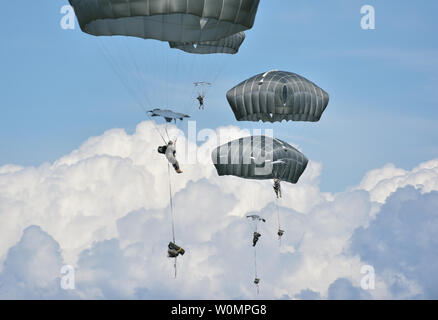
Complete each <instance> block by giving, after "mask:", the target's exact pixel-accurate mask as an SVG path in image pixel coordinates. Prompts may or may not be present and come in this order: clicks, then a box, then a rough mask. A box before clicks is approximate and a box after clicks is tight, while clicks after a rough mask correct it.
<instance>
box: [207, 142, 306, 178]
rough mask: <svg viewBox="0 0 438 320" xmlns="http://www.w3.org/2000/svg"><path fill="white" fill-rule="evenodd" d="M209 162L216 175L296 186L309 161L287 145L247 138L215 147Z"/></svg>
mask: <svg viewBox="0 0 438 320" xmlns="http://www.w3.org/2000/svg"><path fill="white" fill-rule="evenodd" d="M211 157H212V160H213V163H214V166H215V167H216V171H217V173H218V174H219V176H225V175H233V176H237V177H241V178H245V179H257V180H266V179H280V180H282V181H287V182H290V183H297V182H298V180H299V178H300V177H301V175H302V174H303V172H304V170H305V169H306V167H307V163H308V159H307V158H306V157H305V156H304V155H303V154H302V153H301V152H300V151H298V150H297V149H295V148H294V147H292V146H291V145H290V144H288V143H286V142H284V141H281V140H279V139H275V138H271V137H267V136H250V137H245V138H240V139H237V140H233V141H231V142H228V143H226V144H224V145H221V146H219V147H217V148H216V149H215V150H213V152H212V155H211Z"/></svg>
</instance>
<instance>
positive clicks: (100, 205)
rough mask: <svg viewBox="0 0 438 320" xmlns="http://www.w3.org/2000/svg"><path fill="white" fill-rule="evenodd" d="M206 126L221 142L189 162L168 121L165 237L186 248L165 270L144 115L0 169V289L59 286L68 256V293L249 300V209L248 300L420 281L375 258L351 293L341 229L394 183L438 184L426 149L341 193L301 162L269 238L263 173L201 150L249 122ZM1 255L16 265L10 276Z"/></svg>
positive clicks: (355, 255)
mask: <svg viewBox="0 0 438 320" xmlns="http://www.w3.org/2000/svg"><path fill="white" fill-rule="evenodd" d="M216 132H220V138H221V139H220V141H216V140H215V139H207V140H206V141H205V142H203V143H202V144H201V145H200V146H199V148H198V149H197V153H196V155H197V157H198V160H199V163H198V164H191V163H188V162H187V161H184V158H185V155H186V154H187V151H186V150H185V148H184V146H186V138H185V137H184V136H183V134H182V132H180V131H178V130H177V129H176V128H175V127H173V126H171V127H170V131H169V133H170V135H171V136H172V137H175V136H178V143H177V151H178V155H179V157H180V159H181V160H183V161H181V162H182V167H183V170H184V174H182V175H178V176H176V175H174V174H172V187H173V191H174V203H175V215H176V236H177V242H179V243H181V245H183V246H184V247H185V249H186V250H187V254H186V255H185V256H184V257H182V258H181V259H179V260H178V271H179V274H178V278H177V279H176V280H174V279H173V276H172V275H173V266H172V261H171V260H169V259H168V258H167V257H166V246H167V243H168V241H169V240H170V239H171V221H170V211H169V210H170V209H169V193H168V192H169V190H168V187H169V186H168V175H167V170H168V167H167V162H166V160H165V159H164V158H163V157H161V155H159V154H157V152H156V148H157V146H158V145H160V144H162V141H161V138H160V137H159V136H158V135H157V133H156V131H155V128H154V126H153V124H152V122H143V123H141V124H139V125H138V126H137V129H136V132H135V133H134V134H132V135H129V134H127V133H126V132H125V131H123V130H120V129H114V130H110V131H108V132H106V133H104V134H103V135H102V136H98V137H93V138H90V139H89V140H88V141H86V142H85V143H84V144H83V145H82V146H80V147H79V148H78V149H77V150H74V151H73V152H71V153H70V154H68V155H66V156H64V157H62V158H61V159H59V160H57V161H55V162H54V163H52V164H43V165H41V166H40V167H37V168H32V167H18V166H13V165H8V166H3V167H0V257H1V258H0V263H1V268H2V269H0V272H1V273H0V279H1V281H2V282H3V283H7V286H5V285H3V286H2V285H1V283H0V296H2V297H9V296H10V297H23V298H29V297H35V296H36V295H35V294H34V293H35V292H36V291H35V290H37V289H38V290H39V291H38V292H39V293H38V294H40V296H41V297H45V298H47V297H65V296H67V293H66V292H60V291H59V290H57V289H55V287H54V281H56V280H54V279H57V278H56V277H57V276H60V275H57V276H56V275H55V273H56V272H58V269H59V266H60V264H63V263H68V264H71V265H74V266H75V267H76V290H75V291H74V292H73V293H70V292H69V293H68V296H69V297H81V298H95V299H100V298H102V299H103V298H144V299H153V298H155V299H156V298H186V299H190V298H255V297H257V296H256V293H255V288H254V287H253V285H252V280H253V277H254V261H253V254H254V252H253V249H252V247H251V233H252V229H251V225H250V223H249V222H248V221H247V219H245V218H244V216H245V215H246V214H248V213H250V212H257V214H259V215H262V216H263V217H265V218H266V219H267V222H266V224H263V225H262V226H260V228H261V229H260V230H261V233H262V238H261V239H260V242H259V244H258V252H257V254H258V261H259V264H258V268H259V270H258V271H259V275H260V276H261V278H262V282H261V294H260V296H259V297H262V298H285V297H286V298H287V297H295V298H319V297H321V298H323V299H324V298H332V297H339V296H345V294H347V295H348V294H351V295H352V296H353V293H354V297H361V298H364V297H365V298H366V297H375V298H388V297H391V296H392V295H393V293H394V290H393V289H391V288H392V287H391V286H393V285H394V283H395V280H394V279H402V276H403V277H404V279H405V280H404V282H403V283H407V284H409V285H406V286H405V287H406V288H408V289H406V290H407V292H406V293H405V296H412V295H413V292H422V290H426V289H427V288H426V289H424V288H425V284H424V283H423V282H421V281H419V280H418V279H417V278H415V277H412V276H409V275H407V274H405V270H404V269H402V270H399V269H396V270H392V269H390V268H386V269H385V274H386V275H385V276H383V275H381V276H380V277H379V279H380V280H379V281H380V282H379V283H377V284H376V290H375V291H374V292H370V293H369V294H366V293H358V292H360V291H361V289H359V288H358V286H359V283H360V279H361V277H362V275H361V274H360V268H361V266H362V265H363V264H365V262H367V263H371V264H372V262H373V261H368V260H369V259H365V258H366V257H365V256H364V255H363V253H362V252H361V251H360V250H356V251H354V250H352V249H351V248H350V242H351V241H350V239H351V238H352V237H353V238H354V239H357V238H358V235H357V232H359V231H358V230H368V229H367V228H371V229H370V230H372V228H373V223H375V221H378V219H379V218H380V215H381V207H382V205H383V204H384V203H386V202H387V201H388V199H392V198H394V196H395V195H396V194H398V191H397V190H398V189H399V188H402V187H405V186H414V187H415V188H418V189H419V190H421V192H422V193H428V192H431V191H433V190H438V176H437V174H438V160H434V161H430V162H427V163H423V164H420V165H419V166H418V167H416V168H414V169H413V170H411V171H407V170H403V169H397V168H395V166H393V165H387V166H385V167H383V168H381V169H377V170H372V171H370V172H369V173H368V174H367V175H366V176H365V177H364V179H363V180H362V182H361V184H360V185H359V186H358V187H356V188H354V189H352V190H347V191H345V192H343V193H339V194H330V193H322V192H321V191H320V190H319V177H320V174H321V170H322V165H321V164H320V163H315V162H313V161H310V163H309V166H308V168H307V170H306V172H305V173H304V175H303V176H302V178H301V179H300V182H299V183H298V184H297V185H290V184H284V185H283V195H284V198H283V199H281V200H280V201H279V203H278V204H279V210H280V216H281V221H282V226H283V228H284V229H285V230H286V234H285V236H284V239H283V242H282V246H281V247H279V243H278V240H277V237H276V231H277V230H276V229H277V220H276V219H277V211H276V206H275V202H274V197H273V191H272V189H271V182H270V181H252V180H243V179H239V178H236V177H218V176H217V174H216V171H215V169H214V166H213V165H212V164H211V160H210V152H211V150H212V148H214V147H216V146H217V145H218V144H219V143H223V142H225V141H229V140H230V139H235V138H239V137H242V136H245V135H247V132H244V131H242V130H240V129H239V128H237V127H226V128H219V129H217V130H216ZM291 142H293V141H291ZM187 145H188V146H189V152H188V153H190V152H191V151H190V150H196V149H194V148H195V143H194V142H190V143H188V144H187ZM304 153H305V150H304ZM394 193H395V194H394ZM391 194H393V195H392V196H391ZM388 197H389V198H388ZM410 223H411V224H412V223H413V224H415V220H413V221H410ZM30 226H38V227H31V228H29V227H30ZM27 228H28V229H27ZM430 228H431V230H434V231H436V226H435V225H432V226H431V227H430ZM25 230H26V231H25ZM36 230H38V231H36ZM382 232H384V231H382ZM30 234H31V235H32V234H33V236H30ZM33 238H35V241H30V240H29V239H33ZM365 240H366V239H363V241H365ZM418 241H425V240H424V239H423V240H421V239H420V238H418ZM28 243H30V244H31V245H27V244H28ZM39 243H46V244H45V245H42V246H39V245H38V244H39ZM355 245H356V247H357V243H356V244H355ZM373 245H374V246H376V247H378V245H379V243H375V244H373ZM24 247H29V248H31V249H29V250H28V249H26V250H24V249H23V248H24ZM356 247H353V249H354V248H356ZM45 248H46V249H45ZM425 250H426V251H427V252H429V251H430V250H432V249H431V247H426V249H425ZM428 250H429V251H428ZM14 252H20V254H19V257H20V258H17V257H18V256H17V255H16V254H14ZM35 257H38V258H35ZM376 259H377V258H376ZM362 260H364V261H362ZM11 265H15V266H17V268H19V270H21V271H20V273H19V276H18V277H17V276H16V275H15V274H14V272H13V269H11V267H10V266H11ZM14 269H15V267H14ZM29 270H31V271H29ZM41 270H49V271H50V272H49V274H46V273H44V272H43V271H41ZM28 272H29V275H28V274H27V273H28ZM377 272H378V270H377ZM29 277H31V278H29ZM11 279H15V280H11ZM17 279H19V280H17ZM29 279H32V280H29ZM48 283H49V284H50V285H48ZM19 287H20V288H22V289H21V290H19ZM23 288H24V289H23ZM429 291H430V290H429ZM370 295H371V296H370Z"/></svg>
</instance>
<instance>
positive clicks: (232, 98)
mask: <svg viewBox="0 0 438 320" xmlns="http://www.w3.org/2000/svg"><path fill="white" fill-rule="evenodd" d="M227 100H228V102H229V104H230V106H231V108H232V110H233V112H234V115H235V116H236V119H237V120H238V121H260V120H261V121H263V122H281V121H283V120H286V121H289V120H292V121H312V122H316V121H319V119H320V118H321V116H322V114H323V112H324V110H325V109H326V108H327V105H328V103H329V95H328V94H327V92H325V91H324V90H322V89H321V88H320V87H318V86H317V85H316V84H314V83H313V82H311V81H309V80H307V79H306V78H304V77H302V76H300V75H297V74H295V73H291V72H285V71H276V70H274V71H269V72H266V73H264V74H263V73H262V74H259V75H256V76H254V77H252V78H250V79H248V80H246V81H244V82H242V83H240V84H239V85H237V86H236V87H234V88H232V89H231V90H229V91H228V92H227Z"/></svg>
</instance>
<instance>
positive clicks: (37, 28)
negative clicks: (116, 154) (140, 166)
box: [0, 0, 438, 191]
mask: <svg viewBox="0 0 438 320" xmlns="http://www.w3.org/2000/svg"><path fill="white" fill-rule="evenodd" d="M64 4H67V1H56V2H55V1H48V0H40V1H30V0H27V1H21V2H20V3H19V4H18V5H17V4H16V3H14V4H12V3H11V2H7V3H4V4H3V10H2V13H1V19H0V21H1V22H0V23H1V24H2V27H1V28H0V34H1V38H2V50H0V64H1V67H0V70H1V75H2V76H1V77H0V86H1V88H3V90H2V95H1V108H2V116H1V117H0V150H1V152H0V166H1V165H4V164H10V163H13V164H20V165H33V166H38V165H40V164H41V163H43V162H46V161H54V160H56V159H58V158H59V157H60V156H62V155H64V154H66V153H69V152H70V151H71V150H73V149H75V148H76V147H78V146H79V145H80V144H81V143H82V142H84V141H85V140H87V138H89V137H90V136H96V135H100V134H102V133H103V132H104V131H105V130H108V129H111V128H125V129H126V130H127V131H128V132H132V131H133V130H134V128H135V126H136V125H137V124H138V123H139V122H141V121H143V120H145V118H144V114H142V113H141V112H140V110H139V109H138V108H137V107H136V105H135V102H134V101H133V99H132V97H131V96H130V95H129V94H128V93H127V92H126V90H125V88H124V87H123V86H122V85H121V83H120V81H119V79H118V78H117V77H116V76H115V74H114V72H113V71H112V70H111V68H110V67H109V64H108V63H107V61H105V59H104V57H103V54H102V50H101V49H100V47H99V43H98V42H99V41H101V40H97V39H96V38H95V37H91V36H88V35H86V34H83V33H81V31H80V29H79V28H78V27H77V28H76V30H73V31H72V30H62V29H61V28H60V25H59V22H60V19H61V17H62V15H61V14H60V8H61V6H62V5H64ZM364 4H371V5H374V6H375V9H376V30H372V31H371V30H370V31H364V30H362V29H361V28H360V19H361V15H360V8H361V6H362V5H364ZM437 9H438V3H435V2H432V1H427V0H424V1H416V2H412V1H405V2H400V1H394V0H391V1H389V0H388V1H384V2H382V1H356V0H348V1H347V0H342V1H341V0H332V1H322V0H319V1H316V0H312V1H304V0H300V1H298V0H294V1H289V0H287V1H286V0H275V1H266V0H264V1H263V0H262V1H261V5H260V8H259V12H258V15H257V18H256V23H255V26H254V28H253V29H252V30H251V31H249V32H248V33H247V39H246V41H245V43H244V45H243V46H242V48H241V51H240V53H239V54H238V55H237V56H235V57H231V58H228V57H227V58H224V57H220V58H218V61H220V63H219V62H218V63H217V64H216V63H214V64H213V65H211V58H208V59H210V61H208V62H210V64H208V63H207V64H203V63H204V62H200V61H195V62H194V64H195V68H194V69H191V70H189V69H190V67H191V65H192V63H193V61H192V60H193V59H192V58H190V57H187V56H186V55H182V54H179V53H176V52H172V53H168V51H170V49H167V48H166V46H165V45H164V44H162V43H159V42H156V41H152V40H151V41H147V43H139V42H138V41H132V47H133V48H134V50H136V48H137V47H139V50H142V51H138V52H136V54H140V55H141V56H142V57H144V59H143V60H142V67H143V68H144V70H147V72H148V76H150V77H152V78H153V82H154V83H153V84H151V86H150V87H148V88H146V90H148V91H151V93H150V95H151V96H154V94H155V95H157V94H156V92H158V100H159V99H161V101H160V102H159V103H172V104H178V102H179V101H183V102H182V103H181V105H182V106H177V107H175V108H176V109H178V110H181V111H184V112H189V113H190V114H191V115H192V117H193V118H194V119H195V120H197V125H198V128H216V127H219V126H225V125H237V126H240V127H242V128H259V127H263V128H274V130H275V131H274V133H275V136H276V137H278V138H280V139H283V140H286V141H288V142H292V143H295V144H298V145H299V146H300V148H301V149H302V151H303V152H304V153H305V154H306V155H307V156H308V157H309V158H310V159H312V160H315V161H318V162H321V163H322V164H323V173H322V175H321V187H322V189H323V190H327V191H340V190H343V189H345V187H347V186H350V185H355V184H357V183H359V181H360V179H361V178H362V177H363V175H364V174H365V173H366V172H367V171H369V170H370V169H373V168H376V167H380V166H383V165H384V164H386V163H388V162H392V163H394V164H396V165H397V166H398V167H402V168H406V169H410V168H412V167H413V166H415V165H417V164H418V163H419V162H422V161H426V160H430V159H433V158H436V157H437V156H438V144H437V142H438V138H437V137H438V126H436V124H435V123H436V120H437V119H438V110H437V108H436V106H437V104H438V93H437V91H436V87H437V84H438V47H437V41H436V31H437V23H436V18H435V12H437ZM104 41H107V40H104ZM166 61H167V63H166ZM175 65H178V68H179V69H178V71H175V72H172V70H173V69H172V68H173V66H175ZM224 65H225V66H226V69H225V70H224V71H222V72H221V73H220V77H219V79H218V81H217V82H215V85H214V87H213V88H212V89H211V91H210V92H209V96H208V101H210V102H209V104H208V107H207V109H206V110H205V111H203V112H199V111H197V110H196V106H195V104H193V105H192V106H191V105H190V104H188V103H187V101H190V97H191V95H192V93H191V88H190V84H191V82H190V81H192V80H193V79H195V78H196V77H197V74H200V75H201V74H202V76H204V75H205V74H209V72H210V71H211V73H210V74H214V73H215V72H216V73H217V72H218V69H220V68H222V66H224ZM166 66H167V67H166ZM273 68H276V69H281V70H286V71H292V72H296V73H298V74H301V75H303V76H305V77H307V78H308V79H310V80H312V81H314V82H315V83H316V84H318V85H319V86H320V87H322V88H323V89H325V90H326V91H327V92H328V93H329V94H330V97H331V101H330V104H329V107H328V108H327V110H326V112H325V114H324V115H323V117H322V119H321V121H320V122H318V123H295V122H294V123H291V122H289V123H284V122H283V123H282V124H276V125H274V126H270V125H262V124H261V123H259V124H251V123H238V122H237V121H236V120H235V118H234V115H233V114H232V112H231V110H230V108H229V106H228V104H227V102H226V99H225V92H226V90H228V89H229V88H231V87H233V86H234V85H236V84H237V83H239V82H240V81H242V80H244V79H246V78H248V77H250V76H252V75H254V74H257V73H260V72H264V71H266V70H269V69H273ZM177 73H178V74H177ZM194 74H195V75H194ZM161 81H162V82H163V83H165V85H162V86H161V89H160V90H155V88H158V85H157V83H159V82H161ZM180 81H184V83H179V82H180ZM175 82H176V83H179V84H180V85H181V88H183V89H182V90H183V91H182V92H183V93H181V91H178V90H175V91H173V90H167V92H168V93H167V94H166V93H163V92H165V89H163V88H168V87H169V86H171V85H172V84H175ZM152 91H153V92H152ZM155 91H156V92H155ZM160 95H161V98H160ZM157 103H158V102H157Z"/></svg>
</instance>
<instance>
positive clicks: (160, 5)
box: [69, 0, 260, 42]
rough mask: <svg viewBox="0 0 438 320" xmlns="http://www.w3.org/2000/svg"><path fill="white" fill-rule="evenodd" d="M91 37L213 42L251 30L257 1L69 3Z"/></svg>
mask: <svg viewBox="0 0 438 320" xmlns="http://www.w3.org/2000/svg"><path fill="white" fill-rule="evenodd" d="M69 1H70V4H71V5H72V6H73V8H74V9H75V12H76V16H77V18H78V20H79V24H80V26H81V29H82V30H83V31H84V32H86V33H89V34H91V35H95V36H114V35H121V36H132V37H138V38H144V39H156V40H162V41H175V42H200V41H216V40H219V39H222V38H225V37H227V36H230V35H233V34H236V33H238V32H240V31H244V30H247V29H250V28H252V26H253V24H254V20H255V16H256V13H257V8H258V5H259V1H260V0H184V1H181V0H123V1H121V0H105V1H98V0H95V1H91V0H69Z"/></svg>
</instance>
